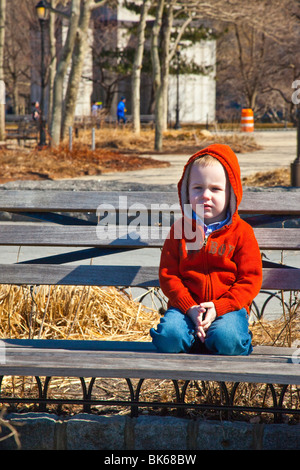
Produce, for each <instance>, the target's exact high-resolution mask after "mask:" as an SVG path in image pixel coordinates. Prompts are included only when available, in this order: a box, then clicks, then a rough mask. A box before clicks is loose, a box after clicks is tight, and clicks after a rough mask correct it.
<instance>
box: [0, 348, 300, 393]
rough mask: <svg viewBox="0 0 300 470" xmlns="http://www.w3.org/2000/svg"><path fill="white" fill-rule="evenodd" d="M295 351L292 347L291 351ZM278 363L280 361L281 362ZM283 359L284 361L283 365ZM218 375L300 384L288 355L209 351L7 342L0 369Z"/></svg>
mask: <svg viewBox="0 0 300 470" xmlns="http://www.w3.org/2000/svg"><path fill="white" fill-rule="evenodd" d="M291 352H292V351H291ZM279 363H281V364H282V367H279ZM283 365H284V367H283ZM2 374H3V375H22V376H24V375H25V376H26V375H30V376H50V377H51V376H61V377H108V378H141V377H143V378H145V379H147V378H150V379H177V380H179V379H182V380H217V381H233V382H240V381H243V382H254V383H280V384H295V385H298V384H300V368H299V366H298V365H297V364H294V363H293V362H292V357H291V354H290V355H289V356H284V355H281V356H278V357H277V358H273V359H272V358H270V356H268V355H262V356H261V357H260V360H258V356H257V355H256V356H255V357H254V356H246V357H245V356H238V357H236V356H231V357H230V356H229V357H228V356H227V357H226V356H206V355H189V354H161V353H157V352H139V351H134V352H132V351H128V350H125V351H122V352H120V351H105V350H101V351H96V350H90V351H87V350H84V351H83V350H74V349H72V348H71V349H51V348H47V347H45V348H39V347H38V346H37V347H35V348H34V351H33V350H32V348H26V346H25V347H23V348H22V347H9V348H6V349H5V363H4V364H0V375H2Z"/></svg>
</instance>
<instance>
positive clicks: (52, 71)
mask: <svg viewBox="0 0 300 470" xmlns="http://www.w3.org/2000/svg"><path fill="white" fill-rule="evenodd" d="M51 6H52V8H56V6H57V0H52V1H51ZM55 18H56V14H55V13H54V12H50V17H49V43H50V44H49V45H50V65H49V79H48V82H49V94H48V123H50V122H51V118H52V109H53V85H54V78H55V72H56V39H55Z"/></svg>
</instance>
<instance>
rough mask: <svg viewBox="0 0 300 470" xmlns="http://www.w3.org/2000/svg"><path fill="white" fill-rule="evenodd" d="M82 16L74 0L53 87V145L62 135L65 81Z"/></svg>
mask: <svg viewBox="0 0 300 470" xmlns="http://www.w3.org/2000/svg"><path fill="white" fill-rule="evenodd" d="M79 16H80V0H72V2H71V10H70V17H69V27H68V33H67V37H66V41H65V44H64V47H63V50H62V54H61V58H60V61H59V63H58V66H57V71H56V75H55V79H54V87H53V110H52V120H51V128H50V134H51V145H53V146H55V145H58V144H59V142H60V136H61V124H62V110H63V83H64V77H65V75H66V72H67V68H68V66H69V64H70V61H71V57H72V54H73V49H74V44H75V39H76V34H77V28H78V22H79Z"/></svg>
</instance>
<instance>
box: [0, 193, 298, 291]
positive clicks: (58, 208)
mask: <svg viewBox="0 0 300 470" xmlns="http://www.w3.org/2000/svg"><path fill="white" fill-rule="evenodd" d="M0 211H2V212H10V213H14V214H15V215H14V217H15V218H16V217H17V214H18V217H19V218H20V217H21V220H19V221H15V220H14V221H13V222H2V223H1V230H0V245H2V246H3V247H4V246H37V247H39V246H43V247H45V256H43V258H42V259H34V260H32V262H28V261H26V262H23V263H21V262H19V263H18V262H17V263H16V262H15V261H14V262H13V263H9V264H8V263H5V264H1V261H0V283H2V284H64V285H100V286H109V285H111V286H147V287H151V286H158V270H157V266H155V265H154V266H151V267H145V266H142V265H140V266H118V268H117V269H116V267H115V266H102V265H97V266H96V265H95V266H94V265H86V264H84V265H81V264H80V260H81V259H89V258H92V257H95V256H100V255H101V252H105V253H107V252H108V250H110V252H117V250H119V251H120V250H121V251H124V250H125V251H127V250H138V249H141V248H161V247H162V245H163V242H164V238H165V236H166V233H167V231H168V227H169V226H170V223H172V221H173V220H174V218H176V217H177V216H179V215H180V208H179V205H178V199H177V193H175V192H151V193H150V194H149V193H148V192H131V191H129V192H105V191H103V192H102V191H101V192H96V191H93V192H89V191H81V192H73V191H39V190H37V191H29V190H28V191H26V190H23V191H22V190H20V191H11V190H5V191H1V192H0ZM239 213H240V215H241V216H242V217H244V218H245V219H246V220H247V221H248V222H249V223H250V224H251V225H252V226H253V227H254V230H255V235H256V237H257V240H258V243H259V246H260V248H261V250H262V251H263V250H299V249H300V230H299V229H298V228H285V227H284V222H285V221H286V220H289V219H290V218H294V219H298V218H300V193H299V192H296V191H295V192H286V193H285V194H284V197H283V196H282V194H281V193H280V192H277V191H274V192H272V191H270V192H245V194H244V197H243V201H242V203H241V205H240V208H239ZM28 217H30V218H29V221H26V222H25V220H28V219H27V218H28ZM37 220H38V221H39V223H36V221H37ZM107 222H110V225H109V227H106V223H107ZM138 223H142V225H141V226H138V227H137V225H138ZM99 227H101V228H100V229H99ZM99 230H100V231H101V234H102V235H103V233H104V232H103V231H104V230H105V231H106V232H105V234H106V236H105V237H104V236H99ZM150 230H151V233H150V232H149V231H150ZM128 234H129V235H128ZM46 247H77V248H79V251H77V254H75V255H74V253H73V252H72V253H68V250H67V251H66V254H65V255H64V256H63V255H60V256H50V255H49V254H48V252H47V250H46ZM72 261H73V262H72ZM76 261H77V263H76ZM74 263H75V264H74ZM141 264H142V263H141ZM263 288H264V289H276V290H277V289H282V290H299V289H300V269H297V268H296V267H293V266H291V267H286V266H282V265H280V264H279V265H275V264H274V263H270V262H267V261H265V260H264V280H263Z"/></svg>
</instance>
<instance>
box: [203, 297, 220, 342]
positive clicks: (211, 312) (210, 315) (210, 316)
mask: <svg viewBox="0 0 300 470" xmlns="http://www.w3.org/2000/svg"><path fill="white" fill-rule="evenodd" d="M200 307H201V308H202V309H204V310H206V314H205V318H204V320H203V321H201V323H200V326H201V328H202V329H203V330H204V331H207V330H208V328H209V327H210V325H211V324H212V322H213V321H214V320H215V319H216V318H217V312H216V308H215V305H214V303H213V302H203V303H201V304H200ZM203 341H204V340H203Z"/></svg>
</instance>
